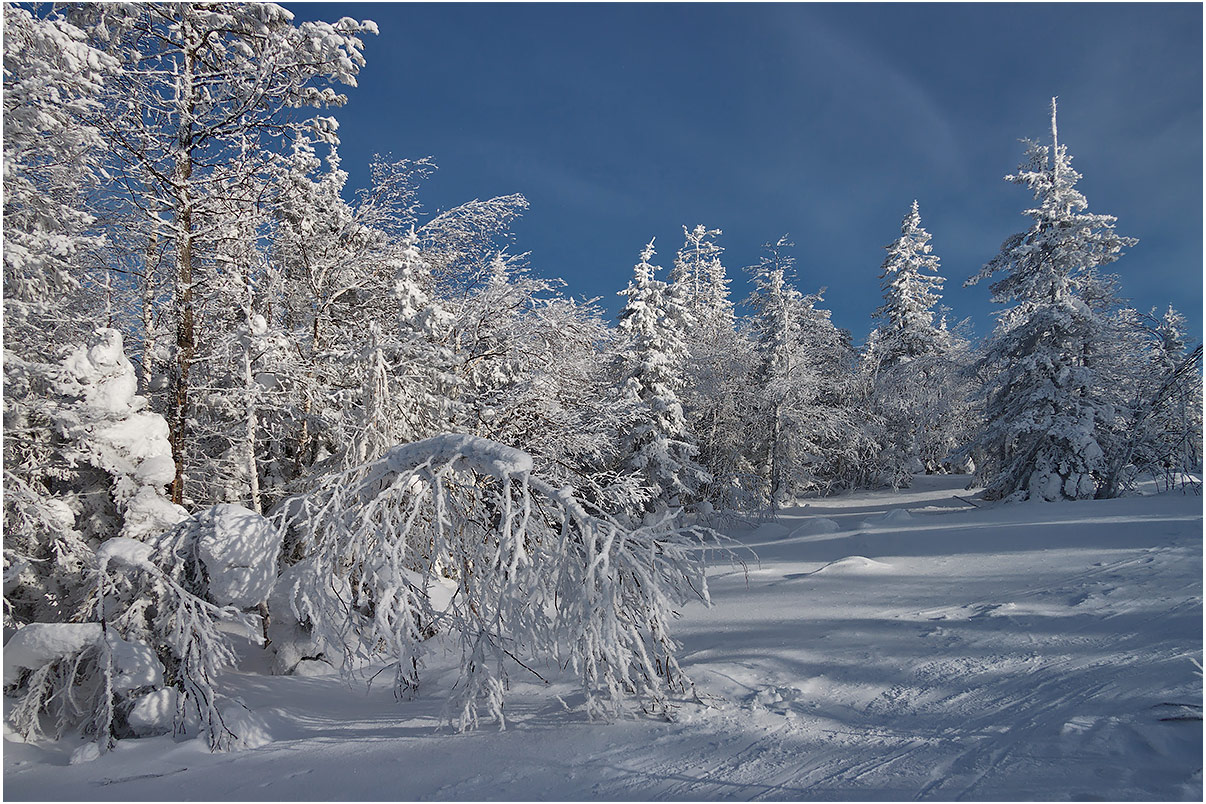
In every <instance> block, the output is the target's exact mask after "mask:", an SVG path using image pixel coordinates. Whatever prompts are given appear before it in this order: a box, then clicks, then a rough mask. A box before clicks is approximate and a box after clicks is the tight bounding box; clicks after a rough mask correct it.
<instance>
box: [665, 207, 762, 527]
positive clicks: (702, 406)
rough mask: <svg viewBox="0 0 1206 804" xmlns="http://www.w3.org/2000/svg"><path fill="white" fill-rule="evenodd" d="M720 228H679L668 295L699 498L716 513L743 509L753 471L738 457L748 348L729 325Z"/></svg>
mask: <svg viewBox="0 0 1206 804" xmlns="http://www.w3.org/2000/svg"><path fill="white" fill-rule="evenodd" d="M720 234H721V231H720V230H719V229H708V228H707V227H705V226H703V225H702V224H701V225H697V226H696V227H695V228H694V229H688V228H687V227H686V226H684V227H683V245H682V247H681V248H679V250H678V253H677V254H676V255H675V258H674V267H673V268H672V269H671V272H670V287H669V295H670V296H671V297H672V298H673V299H674V302H675V304H674V307H675V309H678V310H682V311H683V318H682V321H681V322H680V324H679V328H680V331H681V332H682V333H683V336H684V342H685V343H686V346H687V362H686V365H685V375H684V376H685V379H686V387H685V389H684V391H683V406H684V410H685V412H686V416H687V422H688V425H689V427H690V429H691V431H692V432H693V433H695V435H696V438H697V443H698V445H699V462H700V464H701V465H702V466H703V467H704V469H705V470H706V471H707V472H708V474H709V475H710V476H711V480H710V482H709V483H707V484H706V486H705V487H704V489H703V496H704V498H705V499H707V500H708V501H709V502H710V503H711V504H712V505H714V506H716V507H717V508H720V509H722V510H723V509H742V508H745V507H748V500H747V499H746V496H747V495H746V491H745V487H746V486H747V485H748V481H749V477H750V474H751V472H752V467H750V466H749V464H748V461H746V460H745V458H744V453H743V449H742V447H743V442H744V439H743V437H742V428H741V422H742V419H743V411H744V409H745V407H746V404H747V403H748V402H749V401H750V400H749V399H748V398H746V393H747V385H746V382H745V380H746V374H747V371H746V369H747V367H748V366H749V364H750V350H751V348H752V345H751V344H750V342H749V341H748V340H747V339H745V338H743V337H741V335H739V334H738V332H737V330H736V327H735V319H734V313H733V302H732V300H731V299H730V298H729V279H728V276H727V274H726V271H725V267H724V264H723V263H722V262H721V260H720V255H721V254H722V253H723V252H724V249H723V248H722V247H721V246H720V245H719V244H717V243H716V238H717V237H718V236H719V235H720Z"/></svg>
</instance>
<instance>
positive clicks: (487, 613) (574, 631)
mask: <svg viewBox="0 0 1206 804" xmlns="http://www.w3.org/2000/svg"><path fill="white" fill-rule="evenodd" d="M532 468H533V461H532V458H531V456H529V455H527V454H526V453H524V452H521V451H519V450H516V449H512V448H510V447H506V446H504V445H502V444H499V443H497V442H492V441H488V440H486V439H482V438H478V437H474V436H468V435H453V434H444V435H439V436H435V437H433V438H429V439H426V440H424V441H419V442H414V443H411V444H405V445H402V446H398V447H395V448H393V449H391V450H389V451H387V452H386V453H385V454H384V455H383V456H382V457H381V458H380V459H378V460H376V461H373V462H370V463H368V464H365V465H363V466H360V467H356V468H354V469H352V470H349V471H346V472H343V473H341V474H338V475H332V476H329V477H327V478H325V479H324V480H322V481H321V482H320V484H319V486H318V488H316V489H315V490H314V491H313V492H311V493H309V494H307V495H305V496H303V497H300V498H297V499H294V500H292V501H290V502H289V504H288V505H286V506H285V507H284V508H283V511H282V513H281V514H280V517H281V519H282V524H283V525H284V526H285V527H288V528H291V529H293V530H294V531H295V532H296V533H295V536H296V537H297V538H298V539H299V541H300V543H301V544H302V545H304V552H305V558H304V559H303V560H302V561H301V562H300V563H298V564H297V565H296V566H295V567H294V568H293V569H292V570H291V571H290V575H289V590H288V593H287V595H285V598H286V599H287V600H288V601H289V603H290V605H291V607H292V609H293V612H292V613H293V614H294V616H295V617H296V618H297V619H298V621H299V622H300V621H302V620H305V621H306V624H307V625H308V627H309V633H308V636H307V638H308V639H312V640H314V641H315V643H318V642H321V643H322V644H324V645H326V646H329V647H336V646H337V647H338V648H340V649H341V650H342V651H343V652H344V653H345V655H346V659H347V660H353V659H361V658H369V657H370V656H372V655H374V654H375V655H379V656H384V657H385V658H386V659H387V660H388V661H390V662H392V666H393V669H394V677H395V683H396V687H397V689H398V691H399V693H401V694H406V693H409V692H412V691H413V690H414V689H415V688H416V686H417V685H418V683H419V670H420V668H421V666H422V662H423V657H424V653H425V650H426V647H425V645H424V642H425V640H427V639H428V638H429V637H430V636H431V635H432V634H434V633H440V634H444V635H447V637H448V638H450V639H454V640H457V641H459V647H460V652H461V670H460V673H461V675H460V678H459V679H458V682H457V684H456V685H455V687H454V689H455V693H454V698H453V699H451V700H450V701H449V718H450V720H452V721H453V722H454V723H455V724H456V725H457V727H458V728H460V729H467V728H471V727H474V726H476V725H477V724H478V722H479V716H480V715H481V713H482V712H484V714H485V715H486V716H487V717H491V718H493V719H495V720H496V721H497V722H498V723H499V724H500V726H505V720H504V716H503V700H504V695H505V691H506V688H507V677H508V673H509V672H510V670H511V669H512V668H520V669H522V670H523V672H525V673H526V672H529V671H530V672H533V673H538V671H537V670H536V669H535V668H533V667H532V665H533V664H537V663H538V662H541V661H547V662H548V664H549V665H550V666H555V665H560V666H563V667H572V668H573V669H574V670H575V672H576V673H577V675H578V677H579V679H580V681H581V685H582V689H583V692H584V694H585V697H586V707H587V711H588V713H589V714H590V715H591V716H608V715H615V714H618V713H620V712H622V711H623V710H624V709H625V700H626V698H627V697H628V696H629V695H634V696H636V697H637V698H639V699H641V700H642V701H643V702H644V704H645V708H646V710H647V711H660V712H666V711H667V710H668V709H669V708H670V695H671V693H672V691H673V690H681V689H683V687H684V686H685V685H686V684H687V683H688V681H687V680H686V678H685V677H684V675H683V674H682V671H681V669H680V668H679V666H678V664H677V662H676V661H675V658H674V648H675V643H674V641H673V640H672V638H671V637H670V633H669V629H668V620H669V617H670V616H671V613H672V610H673V608H674V607H675V606H677V605H680V604H682V603H684V602H686V600H687V599H688V598H689V597H692V596H698V597H699V598H701V599H703V600H705V601H706V600H707V599H708V592H707V584H706V580H705V577H704V564H703V560H702V559H703V552H704V551H701V550H700V548H701V547H702V548H707V547H719V546H720V543H719V541H718V538H719V537H718V535H717V534H715V533H713V532H711V531H707V530H705V529H702V528H697V527H679V526H676V525H675V524H674V522H673V519H672V517H670V516H663V517H661V518H660V519H658V520H657V521H655V522H653V523H651V524H647V525H644V526H642V527H638V528H635V529H627V528H624V527H622V526H621V525H620V524H619V523H617V522H616V521H615V520H613V519H611V518H608V517H607V516H605V515H603V514H598V513H592V512H590V511H588V510H586V508H585V507H584V505H583V504H582V503H581V502H580V501H579V500H578V499H577V498H576V497H575V496H574V493H573V490H572V489H570V488H569V487H564V488H555V487H553V486H551V485H550V484H548V483H546V482H544V481H543V480H541V479H540V478H538V477H536V476H535V475H533V474H532ZM345 585H346V588H347V590H348V592H349V593H348V594H346V595H345V594H341V591H342V589H341V587H344V586H345ZM283 614H284V613H283V612H280V611H274V612H273V617H274V620H277V621H279V619H280V618H281V617H282V616H283ZM277 649H278V651H280V650H288V649H289V648H287V647H286V646H282V645H278V646H277ZM334 663H336V664H339V663H341V662H339V661H338V660H336V661H334ZM346 663H347V664H348V665H349V666H351V661H347V662H346Z"/></svg>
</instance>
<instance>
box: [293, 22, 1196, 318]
mask: <svg viewBox="0 0 1206 804" xmlns="http://www.w3.org/2000/svg"><path fill="white" fill-rule="evenodd" d="M286 5H288V7H289V8H290V9H291V10H293V11H294V13H295V14H297V15H298V17H299V18H300V19H328V20H334V19H337V18H339V17H341V16H352V17H356V18H357V19H372V20H374V21H376V22H377V23H378V25H379V26H380V29H381V35H380V36H378V37H369V38H368V41H367V46H366V49H365V55H366V58H367V60H368V66H367V67H366V68H365V69H364V70H363V72H362V73H361V80H360V86H359V88H357V89H353V90H350V92H349V95H350V101H349V103H348V105H347V106H346V107H344V108H342V109H339V110H337V111H336V112H335V115H336V116H337V117H338V118H339V120H340V133H341V138H342V141H343V145H342V147H341V154H342V156H343V166H344V167H345V168H346V169H347V170H349V172H350V173H351V182H350V183H351V184H352V185H353V186H356V185H360V184H363V183H364V182H365V181H367V173H368V171H367V165H368V162H369V160H370V158H371V157H372V155H373V154H375V153H381V154H386V153H390V154H392V155H393V156H395V157H399V158H400V157H412V158H414V157H422V156H432V157H434V158H435V161H436V163H437V164H438V165H439V166H440V169H439V171H438V172H437V173H436V174H435V176H433V177H432V178H431V179H430V180H429V181H428V183H427V184H426V186H425V188H424V190H423V191H422V192H421V193H420V198H421V199H422V201H423V203H424V205H425V207H426V208H427V209H428V210H429V211H432V212H434V211H435V210H438V209H446V208H448V207H450V206H454V205H455V204H457V203H460V202H463V201H468V200H471V199H473V198H486V197H490V196H495V195H503V194H507V193H514V192H518V193H522V194H523V195H525V196H526V197H527V198H528V201H529V202H530V204H531V207H530V209H529V210H528V211H527V213H526V214H525V216H524V217H523V219H521V220H520V221H519V222H518V223H517V224H516V225H515V226H514V233H515V240H514V245H513V247H512V251H515V252H522V251H529V252H531V257H530V260H531V264H532V266H533V269H534V271H535V272H536V273H538V274H540V275H543V276H549V277H560V278H562V279H564V280H565V281H566V283H567V286H566V292H567V293H569V294H570V295H573V296H576V297H582V296H585V297H594V296H600V297H602V298H601V300H600V303H601V304H603V305H605V306H606V307H607V308H608V309H609V310H611V311H612V312H614V311H615V310H616V309H617V306H618V301H619V299H618V297H617V296H616V295H615V294H616V292H617V291H618V290H620V289H622V288H623V287H624V285H625V284H626V283H627V281H628V279H629V277H630V276H631V272H632V265H633V264H634V263H635V262H636V260H637V256H638V253H639V252H640V250H641V247H642V246H643V245H644V244H645V243H646V242H647V241H648V240H649V239H650V238H651V237H655V236H656V238H657V250H658V256H657V258H656V259H655V262H657V263H658V264H660V265H662V266H665V267H667V268H668V267H669V266H670V264H671V263H672V262H673V259H674V252H675V251H676V249H677V248H678V246H679V245H680V244H681V242H682V229H681V227H682V225H683V224H686V225H689V226H693V225H694V224H696V223H704V224H706V225H707V226H709V227H711V228H719V229H722V230H724V235H723V236H722V237H721V238H720V241H719V242H720V243H721V245H723V246H724V247H725V249H726V252H725V255H724V256H725V259H724V261H725V264H726V266H727V267H728V269H729V274H730V276H732V277H733V278H734V285H733V290H734V297H735V298H738V299H740V298H741V297H743V296H744V295H745V294H746V293H747V292H748V286H747V285H746V284H745V283H744V272H743V271H742V270H741V269H742V267H743V266H746V265H750V264H753V263H755V262H756V261H757V259H758V256H759V253H760V246H761V244H762V243H765V242H767V241H773V240H775V239H777V238H778V237H779V236H780V235H782V234H785V233H786V234H789V235H790V236H791V239H792V240H793V241H794V242H795V243H796V248H795V256H796V257H797V274H798V281H797V284H798V286H799V287H800V288H801V290H803V291H805V292H812V291H815V290H817V289H819V288H820V287H822V286H824V287H827V288H828V291H827V293H826V300H825V304H824V305H823V306H827V307H828V308H829V309H831V310H832V311H833V317H834V321H835V322H836V323H837V324H838V325H839V326H843V327H846V328H849V329H850V330H851V331H852V332H853V334H854V337H855V340H856V341H858V342H861V341H862V340H863V339H864V338H865V336H866V334H867V331H868V330H869V328H870V327H871V321H870V316H871V313H872V312H873V311H874V310H875V308H876V307H877V306H879V304H880V301H881V299H880V289H879V279H878V274H879V268H880V265H881V264H882V262H883V258H884V251H883V247H884V246H885V245H886V244H888V243H889V242H890V241H891V240H893V239H894V238H895V237H896V236H897V234H898V233H899V227H900V220H901V218H902V217H903V216H904V214H905V212H906V211H907V210H908V207H909V205H910V203H911V202H912V201H913V199H914V198H916V199H917V200H918V201H919V203H920V209H921V215H922V223H923V225H924V226H925V228H926V229H928V230H929V231H930V233H931V234H932V235H933V240H932V243H933V246H934V250H935V253H936V254H938V255H939V257H940V258H941V259H942V271H941V273H942V274H943V275H944V276H945V277H947V288H946V294H945V299H944V303H946V304H948V305H949V306H950V307H951V308H953V315H954V317H955V318H957V319H961V318H965V317H970V318H971V319H972V321H973V324H974V326H975V331H976V333H977V335H984V334H987V333H988V332H989V331H990V330H991V328H992V319H991V317H990V313H991V311H992V310H993V309H994V307H995V305H992V304H991V303H990V302H989V299H988V296H989V294H988V290H987V287H986V286H984V285H980V286H976V287H973V288H969V289H964V288H962V287H961V285H962V282H963V280H964V279H965V278H967V277H968V276H970V275H972V274H974V273H975V272H976V271H977V270H979V268H980V266H981V265H982V264H983V263H984V262H986V261H988V260H989V259H991V258H992V257H993V255H994V254H996V252H997V249H998V248H999V246H1000V244H1001V242H1002V241H1003V240H1004V239H1005V238H1006V237H1007V236H1008V235H1009V234H1011V233H1013V232H1015V231H1020V230H1022V229H1024V228H1025V227H1026V225H1027V222H1028V220H1029V219H1028V218H1025V217H1023V216H1022V215H1021V212H1022V210H1023V209H1025V208H1026V207H1027V206H1028V202H1029V201H1030V195H1029V193H1028V192H1027V191H1026V190H1025V189H1024V188H1022V187H1018V186H1015V185H1011V184H1009V183H1007V182H1005V181H1003V180H1002V177H1003V176H1004V175H1005V174H1006V173H1009V172H1012V171H1013V170H1014V169H1015V168H1016V167H1017V165H1018V163H1019V161H1020V160H1021V157H1022V151H1023V146H1022V145H1021V144H1020V143H1019V142H1018V140H1019V139H1021V138H1024V137H1033V138H1041V137H1043V136H1046V134H1047V132H1048V120H1047V115H1048V104H1049V101H1050V98H1051V96H1053V95H1058V96H1059V98H1060V101H1059V108H1060V112H1059V128H1060V139H1061V141H1063V142H1064V143H1066V144H1067V145H1068V149H1069V152H1070V153H1071V154H1072V155H1073V157H1074V160H1073V165H1074V166H1075V167H1076V168H1077V169H1078V170H1079V171H1080V172H1081V173H1082V174H1084V179H1083V180H1082V181H1081V183H1080V185H1079V186H1080V189H1081V190H1082V192H1084V194H1085V195H1086V196H1087V198H1088V200H1089V208H1090V210H1091V211H1094V212H1101V213H1108V214H1112V215H1116V216H1117V217H1118V231H1119V232H1121V233H1122V234H1126V235H1130V236H1133V237H1138V238H1139V239H1140V243H1139V245H1138V246H1136V247H1135V248H1134V249H1132V250H1131V252H1130V253H1129V254H1127V255H1126V256H1124V257H1123V258H1122V259H1121V260H1120V261H1119V262H1118V263H1116V264H1115V266H1114V270H1116V272H1117V273H1118V274H1119V275H1120V276H1121V279H1122V289H1123V292H1124V294H1125V295H1127V296H1128V297H1130V298H1131V299H1132V301H1133V303H1134V304H1135V305H1136V306H1137V307H1139V308H1140V309H1147V308H1149V307H1151V306H1153V305H1160V306H1161V308H1163V306H1164V305H1166V304H1167V303H1169V302H1170V301H1171V302H1173V303H1174V304H1175V305H1176V306H1177V308H1178V309H1180V310H1181V311H1182V312H1183V313H1184V314H1185V315H1186V316H1187V318H1188V319H1189V321H1190V324H1191V328H1192V331H1193V332H1194V333H1196V335H1195V337H1196V338H1199V339H1200V337H1201V327H1202V256H1203V252H1202V6H1201V5H1199V4H1197V3H1183V4H1150V3H1140V4H1113V3H1111V4H1094V3H1075V4H1047V3H1036V4H1024V5H1022V4H1000V5H996V4H967V5H963V4H834V5H830V4H816V5H814V4H749V3H740V4H698V5H697V4H619V5H612V4H598V5H596V4H568V5H562V4H543V3H542V4H519V5H512V4H410V3H403V4H399V3H313V4H310V3H306V4H286Z"/></svg>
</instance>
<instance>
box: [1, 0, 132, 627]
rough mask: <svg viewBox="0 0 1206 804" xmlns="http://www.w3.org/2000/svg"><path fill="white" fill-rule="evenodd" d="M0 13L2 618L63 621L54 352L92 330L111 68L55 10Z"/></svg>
mask: <svg viewBox="0 0 1206 804" xmlns="http://www.w3.org/2000/svg"><path fill="white" fill-rule="evenodd" d="M3 13H4V141H3V151H4V153H3V169H4V216H3V220H4V249H3V255H4V293H3V297H4V315H3V323H4V338H3V341H4V360H3V363H4V400H3V401H4V460H3V465H4V483H3V486H4V519H3V530H4V595H5V605H4V622H5V625H6V627H7V626H9V625H12V624H14V623H21V622H28V621H30V620H31V619H42V618H44V619H55V618H66V617H67V616H70V614H71V613H73V611H74V610H75V606H76V604H77V603H78V597H79V594H80V592H81V590H80V589H79V581H80V578H81V577H82V575H81V573H82V572H83V571H84V569H85V566H86V562H87V557H88V555H89V553H90V549H89V548H88V546H87V544H86V542H85V541H84V538H83V535H82V534H81V533H80V531H79V530H78V529H77V526H76V521H75V520H76V511H75V510H74V509H73V508H72V503H73V502H74V500H73V498H72V497H71V492H72V491H73V489H72V487H71V484H72V480H73V478H74V477H75V475H76V472H75V470H74V468H73V467H72V466H71V465H70V463H69V459H68V457H67V455H66V454H65V451H64V449H65V447H66V444H65V443H64V439H63V437H62V434H61V432H60V431H59V428H58V426H57V416H58V413H59V404H58V403H59V402H61V401H62V399H61V397H60V395H59V393H58V391H57V384H58V382H59V380H60V379H61V375H62V363H61V361H62V358H63V356H64V355H63V349H64V347H65V345H67V344H72V343H76V342H79V341H80V340H82V339H84V338H85V337H86V336H87V334H88V333H90V332H91V331H92V329H93V328H94V327H95V326H96V321H95V320H94V318H93V314H94V313H95V312H96V305H95V304H94V303H92V302H91V301H90V298H91V297H92V295H93V294H89V293H87V292H86V287H85V286H86V283H85V278H84V277H85V268H84V266H85V265H86V264H88V262H90V258H91V256H92V254H93V253H95V252H96V250H98V249H100V248H102V247H103V246H104V238H103V237H102V236H101V235H100V234H99V233H98V232H97V231H96V229H95V221H96V215H95V214H94V210H93V208H92V207H91V205H90V204H89V202H88V196H89V193H90V192H91V191H92V190H94V188H95V187H96V186H97V183H98V181H99V176H100V172H99V169H100V164H101V162H102V160H103V158H104V156H105V154H106V148H105V143H104V140H103V138H102V137H101V135H100V132H99V130H98V129H97V128H96V127H95V126H94V125H91V124H90V122H89V121H90V118H91V117H92V116H94V115H95V114H96V113H97V111H98V110H99V109H100V108H101V105H102V98H103V93H104V89H105V82H106V81H107V80H109V79H110V78H111V77H112V74H113V72H114V71H115V69H116V66H117V64H116V62H115V61H114V60H113V59H112V58H110V57H109V56H107V55H105V54H104V53H102V52H100V51H98V50H96V49H94V48H92V47H89V46H88V45H87V44H86V43H85V41H84V40H85V38H86V34H85V32H84V31H83V30H81V29H80V28H78V27H76V26H74V25H72V24H70V23H69V22H67V21H66V20H65V19H64V18H63V16H62V15H61V14H59V13H56V12H50V13H45V14H38V15H34V14H31V13H30V11H29V10H28V9H26V8H23V7H21V6H19V5H16V4H12V3H6V4H5V5H4V9H3Z"/></svg>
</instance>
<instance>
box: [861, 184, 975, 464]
mask: <svg viewBox="0 0 1206 804" xmlns="http://www.w3.org/2000/svg"><path fill="white" fill-rule="evenodd" d="M929 240H930V234H929V232H927V231H926V230H925V229H923V228H921V214H920V212H919V211H918V205H917V202H916V201H914V202H913V206H912V208H911V209H910V210H909V212H908V214H906V215H905V217H904V220H903V221H902V222H901V236H900V237H899V238H898V239H897V240H895V241H894V242H893V243H892V244H890V245H889V246H887V250H888V256H887V258H886V259H885V260H884V264H883V271H882V273H881V274H880V278H881V279H882V280H883V290H884V303H883V305H882V306H881V307H880V308H879V309H878V310H877V311H876V318H878V319H879V321H880V324H879V327H878V328H877V329H876V330H875V338H874V339H873V341H869V342H868V348H867V349H866V350H865V354H864V361H863V363H864V370H867V371H869V372H870V387H869V390H870V394H871V399H870V404H871V407H872V409H873V411H874V414H875V416H876V417H878V418H879V419H880V420H881V421H882V430H881V431H880V434H879V439H880V441H881V456H880V462H881V463H882V471H883V475H884V478H883V479H884V480H885V482H888V483H890V484H891V485H892V486H893V487H897V486H900V485H908V482H909V477H910V476H911V475H913V474H916V473H918V472H922V471H924V472H927V473H934V472H941V471H943V465H944V464H943V461H944V459H945V458H946V457H947V455H948V453H949V452H950V451H951V450H952V449H954V448H955V447H957V446H959V445H961V444H962V443H963V442H964V439H965V438H966V437H967V435H968V433H967V416H966V411H965V410H963V408H964V407H966V406H965V404H964V399H965V398H966V396H967V390H968V389H967V387H966V383H965V382H964V381H963V380H962V374H961V371H960V369H961V368H962V366H963V365H965V364H966V363H967V360H966V358H967V343H966V341H964V340H960V339H958V338H956V337H954V335H953V334H952V333H951V332H950V331H948V330H947V327H946V318H945V316H944V317H943V318H942V319H941V321H938V322H936V321H935V320H934V318H935V310H934V306H935V305H936V304H937V302H938V300H939V299H940V298H941V295H940V294H939V291H940V290H941V289H942V283H943V281H944V280H943V278H942V277H941V276H939V275H938V273H937V271H938V262H939V260H938V257H937V255H935V254H933V253H932V247H931V246H930V244H929ZM872 345H873V348H871V347H872Z"/></svg>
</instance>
